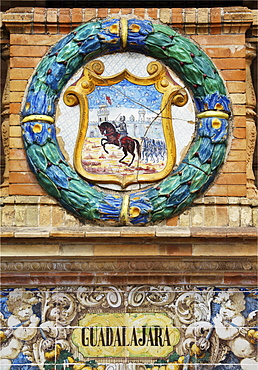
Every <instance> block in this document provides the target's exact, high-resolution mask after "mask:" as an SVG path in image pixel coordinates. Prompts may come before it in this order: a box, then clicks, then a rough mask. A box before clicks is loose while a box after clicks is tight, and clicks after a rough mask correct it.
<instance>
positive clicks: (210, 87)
mask: <svg viewBox="0 0 258 370" xmlns="http://www.w3.org/2000/svg"><path fill="white" fill-rule="evenodd" d="M204 88H205V91H206V93H207V94H212V93H215V92H216V91H219V89H220V85H219V83H218V81H216V80H215V79H214V78H213V79H211V78H209V77H207V78H205V79H204Z"/></svg>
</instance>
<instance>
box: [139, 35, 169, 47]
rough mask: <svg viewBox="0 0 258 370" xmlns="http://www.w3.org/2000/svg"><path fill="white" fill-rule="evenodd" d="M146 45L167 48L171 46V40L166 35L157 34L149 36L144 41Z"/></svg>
mask: <svg viewBox="0 0 258 370" xmlns="http://www.w3.org/2000/svg"><path fill="white" fill-rule="evenodd" d="M145 43H146V45H158V46H160V47H162V46H168V45H172V44H173V40H172V39H171V38H170V37H169V36H168V35H166V34H164V33H161V32H157V33H155V34H150V35H149V36H148V37H147V39H146V41H145Z"/></svg>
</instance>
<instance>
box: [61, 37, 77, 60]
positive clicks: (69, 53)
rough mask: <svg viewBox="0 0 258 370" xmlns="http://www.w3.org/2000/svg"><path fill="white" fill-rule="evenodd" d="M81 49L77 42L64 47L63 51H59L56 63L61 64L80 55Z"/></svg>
mask: <svg viewBox="0 0 258 370" xmlns="http://www.w3.org/2000/svg"><path fill="white" fill-rule="evenodd" d="M79 49H80V46H78V45H77V44H76V43H75V42H73V41H71V42H69V43H68V44H66V45H65V46H64V47H63V49H61V50H60V51H59V53H58V56H57V58H56V61H57V62H59V63H60V62H64V61H66V60H68V59H70V58H71V57H73V56H74V55H76V54H77V53H78V50H79Z"/></svg>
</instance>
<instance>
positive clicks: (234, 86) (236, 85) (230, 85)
mask: <svg viewBox="0 0 258 370" xmlns="http://www.w3.org/2000/svg"><path fill="white" fill-rule="evenodd" d="M226 85H227V89H228V92H230V93H234V92H235V93H243V92H245V91H246V84H245V82H242V81H239V82H238V81H234V82H231V81H228V82H227V83H226Z"/></svg>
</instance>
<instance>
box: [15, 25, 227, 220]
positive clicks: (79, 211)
mask: <svg viewBox="0 0 258 370" xmlns="http://www.w3.org/2000/svg"><path fill="white" fill-rule="evenodd" d="M117 25H119V19H112V20H110V21H98V22H89V23H86V24H83V25H81V26H80V27H78V28H77V29H76V30H75V31H73V32H71V33H70V34H68V35H67V36H65V37H64V38H63V39H61V40H60V41H59V42H57V43H56V44H55V45H54V46H53V47H52V48H51V49H50V51H49V52H48V54H47V55H46V56H45V57H44V58H43V59H42V61H41V62H40V63H39V65H38V67H37V68H36V71H35V73H34V75H33V77H32V79H31V81H30V83H29V86H28V89H27V93H26V97H25V101H24V104H23V108H22V132H23V139H24V145H25V150H26V153H27V159H28V163H29V165H30V168H31V170H32V171H33V172H34V173H35V175H36V178H37V180H38V182H39V184H40V185H41V186H42V187H43V188H44V189H45V190H46V191H47V193H48V194H49V195H51V196H53V197H55V198H56V199H57V200H58V201H59V202H60V204H61V205H62V206H63V207H65V208H66V209H67V210H68V211H70V212H72V213H73V214H74V215H76V216H77V217H79V218H81V219H87V220H95V221H97V220H98V221H106V222H107V221H111V223H117V224H121V223H124V224H128V225H130V224H131V225H145V224H146V223H148V222H154V221H158V220H163V219H165V218H169V217H172V216H174V215H176V214H179V213H180V212H182V211H183V210H184V209H186V208H187V207H189V206H190V205H191V204H192V202H193V201H194V200H195V199H196V198H197V197H198V196H200V194H202V193H204V192H205V191H206V190H207V188H208V187H209V186H210V184H211V183H212V182H213V181H214V178H215V176H216V175H217V173H218V170H219V167H220V166H221V164H222V163H223V162H224V159H225V155H226V151H227V142H228V118H229V115H230V108H229V99H228V98H227V96H226V90H225V86H224V83H223V81H222V79H221V77H220V76H219V73H218V71H217V70H216V68H215V66H214V64H213V63H212V61H211V60H210V59H209V58H208V56H207V55H206V54H205V53H204V52H203V51H202V50H200V49H199V47H198V46H197V45H195V44H194V43H193V42H192V41H190V40H189V39H187V38H184V37H182V36H181V35H179V34H178V33H177V32H176V31H174V30H173V29H171V28H169V27H166V26H161V25H153V24H152V23H151V22H150V21H140V20H135V19H131V20H129V21H128V24H127V32H128V34H127V40H126V46H125V41H124V39H123V37H120V36H119V27H118V26H117ZM116 29H118V31H117V32H116ZM122 36H123V35H122ZM121 51H137V52H140V53H142V54H145V55H149V56H151V57H153V58H155V59H159V60H161V61H162V62H163V63H165V64H166V65H167V66H168V67H170V68H171V69H172V70H173V71H175V72H176V73H177V75H179V76H180V78H181V79H182V80H183V81H184V82H185V84H186V85H187V87H188V88H189V89H190V91H191V92H192V95H193V98H194V100H195V105H196V110H197V112H198V113H197V124H196V135H195V138H194V140H193V142H192V144H191V146H190V148H189V150H188V153H187V155H186V156H185V158H184V159H183V160H182V161H181V163H180V165H179V166H178V167H177V168H176V169H175V170H173V171H172V172H171V174H170V175H169V176H168V177H167V178H165V179H164V180H163V181H161V182H160V183H159V184H158V185H155V186H152V187H150V188H147V189H145V190H142V191H137V192H132V193H131V194H130V195H129V196H128V197H127V203H128V204H127V205H126V208H125V209H126V211H125V212H124V214H122V213H123V209H124V207H125V200H124V199H123V198H124V197H123V195H121V194H116V195H112V194H109V193H107V192H105V191H100V190H98V189H97V188H96V187H94V186H93V185H92V184H90V183H87V182H86V181H84V180H83V179H81V178H80V177H79V176H78V174H77V173H76V171H75V170H74V169H73V168H71V167H70V166H69V164H68V163H67V162H66V160H65V158H64V156H63V154H62V152H61V150H60V148H59V145H58V142H57V138H56V131H55V125H54V115H55V109H56V108H55V104H56V102H57V100H58V98H59V96H60V93H61V91H62V89H63V87H64V86H65V84H66V83H67V82H68V80H69V79H70V78H71V76H72V75H73V74H74V73H75V72H76V71H77V70H78V69H79V68H80V67H81V66H82V65H84V64H85V63H87V62H88V61H89V60H91V59H93V58H95V57H96V56H99V55H100V54H105V53H110V52H121Z"/></svg>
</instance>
